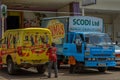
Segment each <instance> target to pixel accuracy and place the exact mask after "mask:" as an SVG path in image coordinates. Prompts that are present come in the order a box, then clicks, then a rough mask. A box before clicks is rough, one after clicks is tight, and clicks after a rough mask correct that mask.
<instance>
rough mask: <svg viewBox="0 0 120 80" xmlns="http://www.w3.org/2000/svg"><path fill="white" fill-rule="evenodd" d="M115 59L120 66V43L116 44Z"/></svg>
mask: <svg viewBox="0 0 120 80" xmlns="http://www.w3.org/2000/svg"><path fill="white" fill-rule="evenodd" d="M115 60H116V62H117V63H116V64H117V66H120V46H118V45H115Z"/></svg>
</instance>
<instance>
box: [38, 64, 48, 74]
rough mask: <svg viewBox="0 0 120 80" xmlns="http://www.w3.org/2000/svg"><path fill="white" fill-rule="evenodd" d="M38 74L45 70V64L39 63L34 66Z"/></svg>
mask: <svg viewBox="0 0 120 80" xmlns="http://www.w3.org/2000/svg"><path fill="white" fill-rule="evenodd" d="M36 69H37V71H38V73H39V74H43V73H44V72H45V70H46V68H45V65H39V66H37V67H36Z"/></svg>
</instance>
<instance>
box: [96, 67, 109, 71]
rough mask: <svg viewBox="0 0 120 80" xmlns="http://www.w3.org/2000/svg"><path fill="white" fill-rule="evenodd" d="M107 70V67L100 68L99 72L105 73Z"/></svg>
mask: <svg viewBox="0 0 120 80" xmlns="http://www.w3.org/2000/svg"><path fill="white" fill-rule="evenodd" d="M106 70H107V68H106V67H98V71H99V72H105V71H106Z"/></svg>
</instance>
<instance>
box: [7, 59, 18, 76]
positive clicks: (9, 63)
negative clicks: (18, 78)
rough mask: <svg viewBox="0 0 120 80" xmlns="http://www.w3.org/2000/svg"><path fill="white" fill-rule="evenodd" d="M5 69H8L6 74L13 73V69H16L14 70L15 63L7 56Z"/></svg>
mask: <svg viewBox="0 0 120 80" xmlns="http://www.w3.org/2000/svg"><path fill="white" fill-rule="evenodd" d="M7 70H8V74H10V75H13V74H15V71H16V70H15V65H14V63H13V61H12V59H11V58H9V59H8V60H7Z"/></svg>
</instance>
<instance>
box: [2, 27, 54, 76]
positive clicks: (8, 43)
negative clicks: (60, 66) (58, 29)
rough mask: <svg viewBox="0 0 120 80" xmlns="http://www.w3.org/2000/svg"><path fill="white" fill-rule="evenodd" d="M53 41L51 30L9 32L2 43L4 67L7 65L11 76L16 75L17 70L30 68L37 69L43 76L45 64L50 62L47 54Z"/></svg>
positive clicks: (16, 30) (30, 29) (33, 29)
mask: <svg viewBox="0 0 120 80" xmlns="http://www.w3.org/2000/svg"><path fill="white" fill-rule="evenodd" d="M51 41H52V35H51V32H50V30H49V29H45V28H44V29H43V28H25V29H12V30H7V31H6V32H5V34H4V38H3V39H2V40H1V42H0V52H1V53H0V54H1V58H2V59H1V61H2V65H7V70H8V73H9V74H15V73H16V71H17V69H20V68H26V69H27V68H30V67H35V68H36V69H37V71H38V73H40V74H43V73H44V72H45V64H46V63H47V62H48V55H47V54H46V52H47V50H48V47H49V46H50V45H51Z"/></svg>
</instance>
